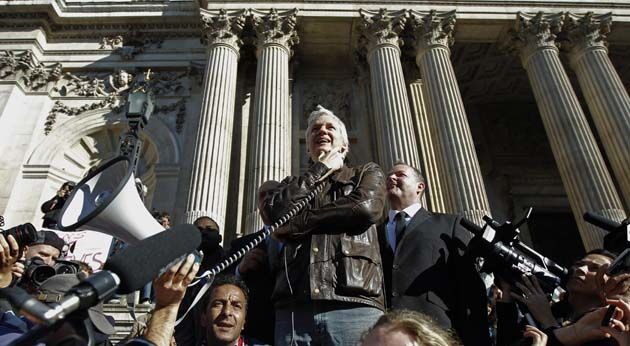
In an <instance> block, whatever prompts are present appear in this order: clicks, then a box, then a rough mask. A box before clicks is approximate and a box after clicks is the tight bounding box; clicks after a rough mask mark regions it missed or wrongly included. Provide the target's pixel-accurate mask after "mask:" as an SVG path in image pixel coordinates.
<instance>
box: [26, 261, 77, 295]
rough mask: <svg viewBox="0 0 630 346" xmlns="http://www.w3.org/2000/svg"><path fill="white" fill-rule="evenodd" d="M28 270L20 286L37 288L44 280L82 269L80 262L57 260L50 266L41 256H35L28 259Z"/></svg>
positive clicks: (75, 272)
mask: <svg viewBox="0 0 630 346" xmlns="http://www.w3.org/2000/svg"><path fill="white" fill-rule="evenodd" d="M25 267H26V270H25V271H24V275H23V276H22V279H21V280H20V286H22V287H27V288H37V287H39V286H40V285H41V284H42V283H43V282H44V281H46V280H48V279H49V278H51V277H53V276H55V275H58V274H77V273H78V272H79V271H80V269H81V268H80V266H79V264H77V263H75V262H72V261H64V260H57V261H55V264H54V265H52V266H50V265H48V264H46V263H45V262H44V260H43V259H41V258H40V257H33V258H31V259H29V260H27V261H26V263H25Z"/></svg>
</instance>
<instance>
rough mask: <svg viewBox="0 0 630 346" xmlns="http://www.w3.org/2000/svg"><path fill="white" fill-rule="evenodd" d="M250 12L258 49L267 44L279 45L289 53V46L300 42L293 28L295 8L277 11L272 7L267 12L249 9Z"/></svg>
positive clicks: (295, 14) (295, 22)
mask: <svg viewBox="0 0 630 346" xmlns="http://www.w3.org/2000/svg"><path fill="white" fill-rule="evenodd" d="M251 13H252V22H253V24H254V30H255V31H256V37H257V44H256V46H257V48H258V51H260V50H261V49H263V48H264V47H265V46H268V45H280V46H282V47H284V48H285V49H286V50H287V51H288V52H289V53H291V47H293V46H294V45H296V44H298V43H299V42H300V39H299V37H298V34H297V30H296V29H295V26H296V24H297V13H298V10H297V9H293V10H288V11H284V12H278V10H276V9H275V8H272V9H271V10H269V12H263V11H259V10H251Z"/></svg>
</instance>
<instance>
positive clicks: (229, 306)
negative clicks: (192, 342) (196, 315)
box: [206, 284, 247, 345]
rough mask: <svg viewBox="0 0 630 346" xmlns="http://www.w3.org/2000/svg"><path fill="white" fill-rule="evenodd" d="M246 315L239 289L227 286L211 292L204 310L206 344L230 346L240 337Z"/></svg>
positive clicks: (245, 302)
mask: <svg viewBox="0 0 630 346" xmlns="http://www.w3.org/2000/svg"><path fill="white" fill-rule="evenodd" d="M246 315H247V300H246V299H245V295H244V294H243V291H241V289H240V288H239V287H237V286H234V285H229V284H227V285H222V286H219V287H216V288H215V289H214V290H212V292H211V293H210V302H209V304H208V308H207V310H206V323H207V326H206V328H207V332H208V344H211V345H212V344H221V345H231V343H233V342H234V341H235V340H237V339H238V337H239V336H240V335H241V331H242V330H243V326H244V325H245V316H246ZM211 341H214V342H211Z"/></svg>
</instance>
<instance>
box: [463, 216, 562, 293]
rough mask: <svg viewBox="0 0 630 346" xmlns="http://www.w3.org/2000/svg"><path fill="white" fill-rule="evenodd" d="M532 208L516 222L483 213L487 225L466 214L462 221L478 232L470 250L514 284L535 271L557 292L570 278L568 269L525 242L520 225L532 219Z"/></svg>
mask: <svg viewBox="0 0 630 346" xmlns="http://www.w3.org/2000/svg"><path fill="white" fill-rule="evenodd" d="M531 212H532V208H529V210H528V211H527V213H526V215H525V217H524V218H523V219H522V220H520V221H519V222H516V223H511V222H510V221H506V222H505V223H503V224H500V223H498V222H496V221H495V220H493V219H492V218H490V217H488V216H484V217H483V220H484V221H485V222H486V224H485V225H484V227H483V228H480V227H479V226H477V225H476V224H474V223H472V222H471V221H469V220H467V219H465V218H464V219H462V220H461V222H460V223H461V225H462V226H463V227H464V228H466V229H467V230H468V231H469V232H471V233H473V234H474V237H473V239H472V240H471V241H470V243H469V246H468V251H470V253H471V254H472V255H473V256H475V257H482V258H483V259H484V260H485V262H484V265H483V268H482V271H485V272H493V273H495V274H497V275H498V276H500V277H501V278H503V279H504V280H506V281H507V282H509V283H510V284H512V286H514V284H515V283H516V282H520V281H521V276H522V275H532V276H535V277H536V279H538V282H539V283H540V287H541V288H542V289H543V291H545V292H546V293H553V291H554V290H555V289H556V287H558V286H560V285H561V283H563V282H565V281H566V278H567V275H568V271H567V269H566V268H564V267H562V266H561V265H559V264H557V263H555V262H554V261H552V260H551V259H549V258H547V257H545V256H543V255H541V254H539V253H538V252H536V251H534V249H532V248H530V247H528V246H527V245H525V244H523V243H521V241H520V239H519V234H520V231H519V229H518V227H519V226H520V225H522V224H523V223H525V222H526V221H527V220H528V219H529V216H530V215H531ZM488 226H489V227H490V229H488Z"/></svg>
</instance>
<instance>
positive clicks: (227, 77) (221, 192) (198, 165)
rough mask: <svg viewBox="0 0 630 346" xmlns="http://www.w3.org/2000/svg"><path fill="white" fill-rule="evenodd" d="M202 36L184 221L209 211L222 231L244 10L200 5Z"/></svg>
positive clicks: (190, 221) (207, 213) (206, 214)
mask: <svg viewBox="0 0 630 346" xmlns="http://www.w3.org/2000/svg"><path fill="white" fill-rule="evenodd" d="M200 13H201V23H202V30H203V39H204V41H205V42H206V43H207V45H208V59H207V63H206V71H205V74H204V85H203V100H202V106H201V115H200V119H199V130H198V132H197V139H196V141H195V154H194V155H195V156H194V159H193V163H192V174H191V182H190V191H189V194H188V202H187V204H186V222H187V223H192V222H193V221H194V220H195V219H196V218H198V217H200V216H210V217H211V218H213V219H214V220H215V221H216V222H217V223H218V224H219V227H220V228H221V232H222V233H223V231H224V225H225V210H226V202H227V193H228V183H229V179H228V178H229V167H230V164H229V162H230V157H231V146H232V127H233V124H234V102H235V101H234V100H235V97H236V73H237V64H238V58H239V47H240V39H239V37H238V36H239V34H240V32H241V30H242V28H243V25H244V22H245V17H244V13H243V11H238V12H235V13H231V14H228V13H227V12H226V11H225V10H220V11H218V14H216V12H215V13H213V12H211V11H207V10H204V9H201V10H200Z"/></svg>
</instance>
